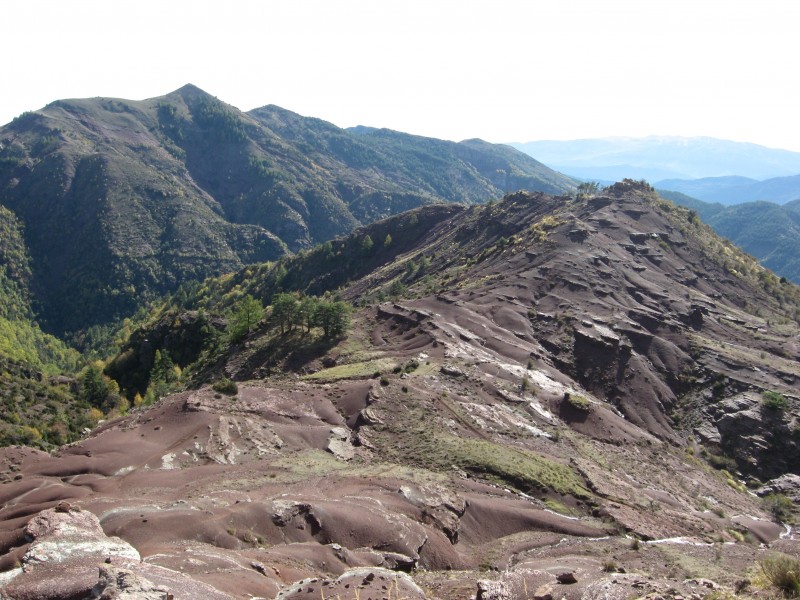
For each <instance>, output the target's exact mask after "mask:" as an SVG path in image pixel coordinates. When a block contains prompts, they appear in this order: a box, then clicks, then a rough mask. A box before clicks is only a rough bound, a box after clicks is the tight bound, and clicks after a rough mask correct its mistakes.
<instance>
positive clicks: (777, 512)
mask: <svg viewBox="0 0 800 600" xmlns="http://www.w3.org/2000/svg"><path fill="white" fill-rule="evenodd" d="M761 502H762V504H763V506H764V510H766V511H767V512H768V513H769V514H771V515H772V517H773V518H774V519H775V520H776V521H779V522H781V523H794V503H793V502H792V501H791V499H790V498H788V497H787V496H785V495H784V494H768V495H766V496H764V498H762V500H761Z"/></svg>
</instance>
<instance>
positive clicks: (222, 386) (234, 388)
mask: <svg viewBox="0 0 800 600" xmlns="http://www.w3.org/2000/svg"><path fill="white" fill-rule="evenodd" d="M211 389H213V390H214V391H215V392H219V393H220V394H227V395H229V396H234V395H236V394H238V393H239V386H238V385H236V382H235V381H231V380H230V379H228V378H227V377H223V378H222V379H220V380H219V381H216V382H214V384H213V385H212V386H211Z"/></svg>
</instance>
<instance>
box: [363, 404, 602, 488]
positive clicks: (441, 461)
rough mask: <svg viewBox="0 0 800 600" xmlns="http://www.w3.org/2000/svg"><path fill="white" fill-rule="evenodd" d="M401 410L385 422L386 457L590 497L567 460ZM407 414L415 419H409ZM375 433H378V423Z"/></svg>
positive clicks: (379, 434) (414, 412)
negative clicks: (457, 431)
mask: <svg viewBox="0 0 800 600" xmlns="http://www.w3.org/2000/svg"><path fill="white" fill-rule="evenodd" d="M404 414H405V417H406V418H405V419H403V423H402V424H399V423H398V424H392V425H387V427H388V429H389V431H390V432H391V433H392V435H391V436H390V437H387V438H386V443H385V446H384V448H383V450H384V451H385V452H386V453H387V455H388V456H390V457H396V458H397V459H398V460H399V459H403V460H404V461H411V462H412V463H413V464H418V465H420V466H422V467H424V468H426V469H431V470H436V471H450V470H451V469H452V468H453V466H456V467H458V468H460V469H463V470H464V471H467V472H470V473H473V474H474V475H477V476H479V477H484V478H486V479H488V480H490V481H495V482H497V483H499V484H501V485H508V486H511V487H514V488H516V489H518V490H520V491H522V492H525V493H527V494H531V495H534V494H538V495H544V494H546V493H552V492H556V493H558V494H562V495H569V496H573V497H576V498H589V497H591V492H589V490H588V489H586V487H585V486H584V484H583V482H582V480H581V479H580V477H579V476H578V475H577V474H576V473H575V472H574V471H573V470H572V469H570V468H569V466H567V465H564V464H562V463H559V462H556V461H553V460H549V459H547V458H544V457H543V456H541V455H539V454H537V453H535V452H531V451H528V450H524V449H521V448H514V447H510V446H505V445H502V444H496V443H494V442H491V441H488V440H481V439H476V438H472V437H460V436H456V435H453V434H451V433H448V432H446V431H442V430H440V429H436V428H434V427H432V426H431V424H430V423H429V420H430V417H429V415H427V414H425V413H424V412H422V411H417V410H414V409H411V410H409V411H408V412H407V413H404ZM409 419H413V420H414V421H413V422H412V423H408V420H409ZM377 434H378V436H379V437H380V436H381V431H380V428H377ZM398 437H399V438H401V441H400V442H398V440H397V438H398Z"/></svg>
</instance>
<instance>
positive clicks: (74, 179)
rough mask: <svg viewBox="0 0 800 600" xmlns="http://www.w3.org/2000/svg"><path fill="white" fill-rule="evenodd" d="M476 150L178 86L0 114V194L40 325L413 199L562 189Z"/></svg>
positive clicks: (104, 317) (98, 310)
mask: <svg viewBox="0 0 800 600" xmlns="http://www.w3.org/2000/svg"><path fill="white" fill-rule="evenodd" d="M292 127H294V128H295V129H296V131H295V132H293V133H292V132H290V129H291V128H292ZM381 136H383V137H381ZM384 138H388V139H384ZM427 146H432V147H434V149H435V150H436V152H443V153H444V155H443V156H438V157H437V156H434V155H435V152H431V151H429V150H426V147H427ZM487 148H489V147H488V146H486V147H483V148H476V147H475V146H474V145H473V146H471V147H469V148H468V149H464V148H462V147H459V146H458V145H456V144H454V143H451V142H442V141H437V140H432V139H429V138H419V137H418V136H408V135H406V134H399V133H394V134H391V135H387V134H381V135H379V136H377V137H374V136H360V135H356V134H352V133H349V132H347V131H346V130H341V129H339V128H337V127H335V126H333V125H331V124H329V123H325V122H323V121H321V120H319V119H312V118H308V117H301V116H299V115H296V114H294V113H291V111H286V110H284V109H277V108H270V107H262V108H260V109H256V110H255V111H251V112H250V113H243V112H241V111H238V110H237V109H235V108H233V107H231V106H229V105H226V104H224V103H223V102H220V101H219V100H217V99H216V98H214V97H213V96H211V95H210V94H207V93H206V92H204V91H202V90H200V89H199V88H197V87H196V86H193V85H190V84H189V85H185V86H183V87H182V88H180V89H178V90H176V91H174V92H171V93H170V94H167V95H165V96H162V97H159V98H152V99H148V100H141V101H127V100H120V99H109V98H94V99H76V100H58V101H55V102H53V103H51V104H49V105H48V106H46V107H45V108H44V109H42V110H41V111H36V112H32V113H26V114H24V115H22V116H20V117H19V118H17V119H15V120H14V121H13V122H12V123H10V124H8V125H6V126H4V127H3V128H0V204H2V205H3V206H5V207H7V208H9V209H10V210H12V211H13V212H14V213H15V215H16V216H17V218H19V219H20V220H21V221H22V222H23V224H24V225H25V232H26V243H27V245H28V250H29V252H30V254H31V256H32V259H33V265H34V267H35V268H34V273H33V281H32V290H33V294H34V296H35V297H36V300H37V304H38V306H39V307H40V310H39V311H38V312H39V314H40V317H41V319H42V325H43V326H44V327H45V328H46V329H47V330H48V331H52V332H56V333H59V334H61V333H64V332H73V333H74V332H76V331H81V330H84V329H86V328H87V327H90V326H103V325H105V324H107V323H109V322H111V321H113V320H115V319H118V318H120V317H122V316H125V315H128V314H131V313H132V312H134V311H135V310H136V308H137V307H139V306H141V305H142V304H143V302H146V301H149V300H153V299H154V298H156V297H157V296H158V295H160V294H163V293H165V292H167V291H170V290H174V289H175V288H176V287H177V286H178V285H179V284H180V283H181V282H183V281H187V280H190V279H202V278H204V277H206V276H208V275H211V274H219V273H222V272H225V271H232V270H235V269H237V268H240V267H241V266H242V265H244V264H249V263H254V262H260V261H263V260H268V259H275V258H277V257H279V256H281V255H283V254H285V253H287V252H293V251H297V250H300V249H302V248H306V247H309V246H310V245H313V244H314V243H318V242H322V241H324V240H326V239H330V238H333V237H335V236H337V235H342V234H344V233H347V232H348V231H350V230H352V229H353V228H354V227H356V226H357V225H359V224H360V223H362V222H369V221H372V220H375V219H378V218H382V217H385V216H388V215H389V214H394V213H396V212H400V211H402V210H407V209H409V208H413V207H415V206H419V205H422V204H428V203H435V202H444V201H461V202H479V201H486V200H489V199H490V198H494V197H497V196H499V195H502V193H504V192H505V191H508V190H506V189H504V188H503V186H504V185H514V184H516V183H524V184H525V185H528V186H534V185H537V182H538V185H540V186H541V187H543V188H544V189H548V190H549V191H554V190H556V189H562V190H564V191H566V190H570V189H574V185H575V184H574V182H572V180H570V179H568V178H566V177H564V176H561V175H560V174H555V173H553V172H551V171H550V170H548V169H547V168H545V167H544V166H543V165H541V164H539V163H537V162H536V161H534V160H533V159H528V158H527V157H525V156H524V155H522V154H521V153H518V152H516V151H514V150H512V149H510V148H501V149H499V150H495V149H493V150H492V153H491V157H490V156H489V155H488V154H487V152H488V150H487ZM415 153H416V154H415ZM468 155H471V156H472V160H479V159H480V160H483V161H484V162H486V163H487V164H488V163H491V165H492V167H491V168H489V172H487V171H486V169H484V171H483V173H482V172H481V169H480V168H478V167H477V166H475V165H473V164H472V163H471V162H469V161H470V158H469V156H468ZM310 157H313V160H312V158H310ZM348 161H349V163H348ZM434 165H435V167H434ZM503 166H505V171H504V173H498V171H499V170H503V168H502V167H503ZM86 290H95V291H97V292H98V293H97V294H92V296H91V297H89V296H87V294H86Z"/></svg>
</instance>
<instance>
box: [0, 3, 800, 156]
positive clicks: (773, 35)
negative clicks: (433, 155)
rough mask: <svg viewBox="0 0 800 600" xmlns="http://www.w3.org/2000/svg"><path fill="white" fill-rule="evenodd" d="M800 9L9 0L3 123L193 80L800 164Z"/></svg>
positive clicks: (293, 101)
mask: <svg viewBox="0 0 800 600" xmlns="http://www.w3.org/2000/svg"><path fill="white" fill-rule="evenodd" d="M798 26H800V2H797V0H758V1H755V0H754V1H749V0H726V1H717V0H688V1H686V0H669V1H662V0H603V1H598V0H553V1H550V0H527V1H526V0H458V1H450V0H401V1H395V0H369V1H366V0H364V1H362V0H291V1H286V0H259V1H256V0H224V1H222V0H215V1H211V0H191V1H184V0H157V1H153V0H135V1H130V0H102V1H96V0H83V1H81V0H2V2H0V36H1V39H3V46H4V48H5V53H4V61H3V67H2V79H3V85H2V91H0V123H7V122H9V121H11V120H12V119H13V118H14V117H15V116H18V115H19V114H21V113H22V112H24V111H26V110H35V109H38V108H41V107H43V106H44V105H46V104H48V103H50V102H52V101H54V100H57V99H65V98H83V97H94V96H104V97H116V98H126V99H132V100H140V99H145V98H151V97H156V96H161V95H164V94H167V93H169V92H171V91H173V90H175V89H177V88H179V87H181V86H182V85H184V84H186V83H193V84H194V85H197V86H198V87H200V88H202V89H204V90H205V91H207V92H209V93H210V94H212V95H214V96H216V97H217V98H219V99H220V100H223V101H225V102H227V103H229V104H231V105H233V106H236V107H237V108H240V109H242V110H250V109H253V108H257V107H259V106H263V105H266V104H276V105H278V106H281V107H283V108H287V109H289V110H292V111H295V112H298V113H300V114H302V115H306V116H313V117H318V118H321V119H325V120H327V121H330V122H332V123H334V124H336V125H338V126H340V127H350V126H354V125H359V124H360V125H369V126H374V127H388V128H391V129H396V130H399V131H405V132H409V133H414V134H419V135H426V136H431V137H438V138H443V139H450V140H455V141H458V140H462V139H468V138H475V137H479V138H482V139H485V140H487V141H490V142H526V141H532V140H544V139H579V138H593V137H608V136H629V137H641V136H647V135H670V136H710V137H717V138H721V139H729V140H735V141H745V142H753V143H757V144H762V145H765V146H770V147H774V148H785V149H789V150H795V151H800V118H798V115H797V108H796V107H797V106H798V101H797V98H798V92H800V69H798V68H797V64H796V58H797V56H798V50H797V29H798Z"/></svg>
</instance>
